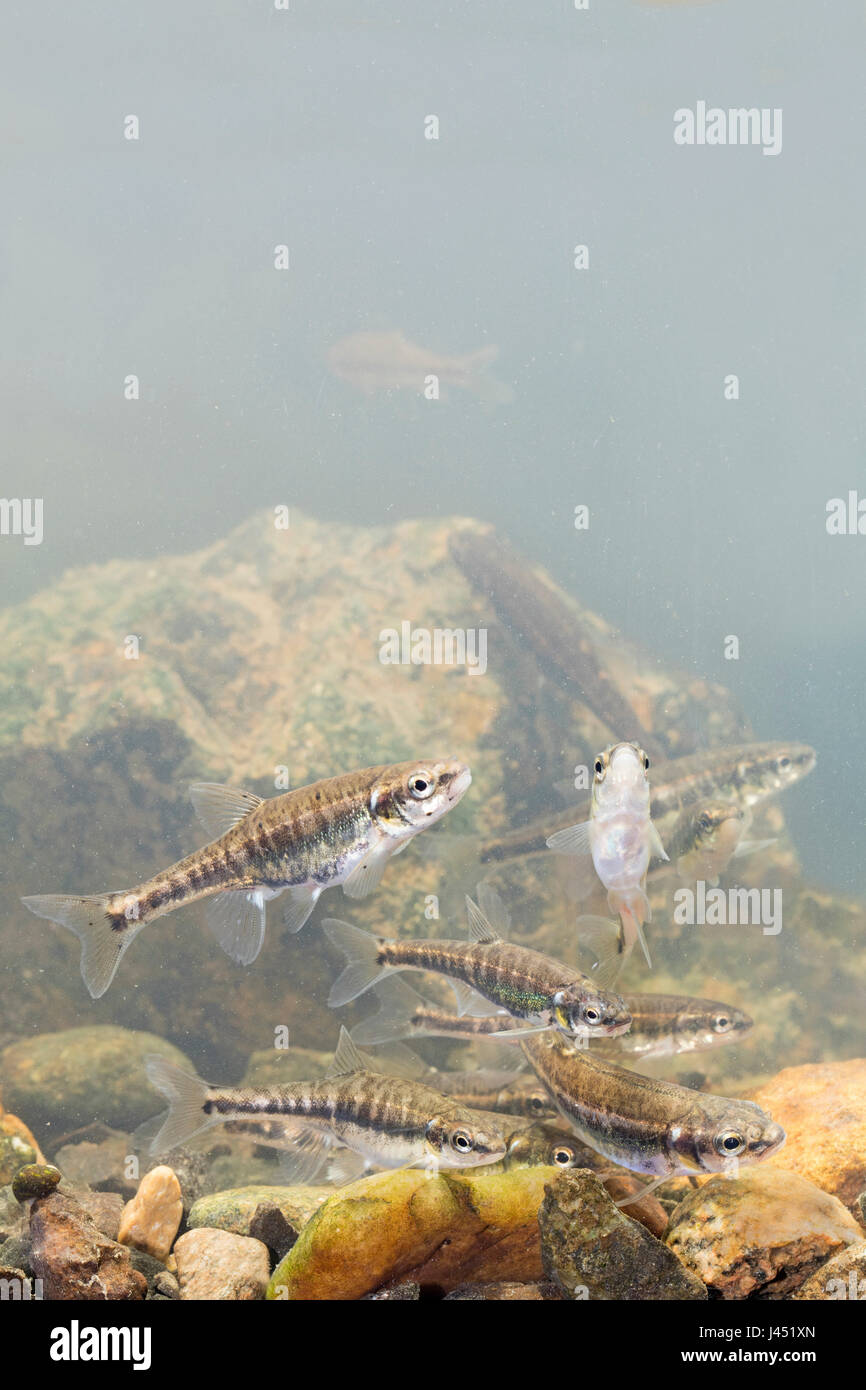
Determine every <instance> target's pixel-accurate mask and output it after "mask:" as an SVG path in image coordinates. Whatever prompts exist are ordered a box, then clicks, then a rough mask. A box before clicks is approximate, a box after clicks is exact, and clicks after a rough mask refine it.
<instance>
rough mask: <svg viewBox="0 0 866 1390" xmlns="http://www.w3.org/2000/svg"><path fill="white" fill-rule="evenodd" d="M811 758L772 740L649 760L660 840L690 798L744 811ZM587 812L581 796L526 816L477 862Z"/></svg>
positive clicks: (542, 845)
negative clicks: (559, 808)
mask: <svg viewBox="0 0 866 1390" xmlns="http://www.w3.org/2000/svg"><path fill="white" fill-rule="evenodd" d="M815 759H816V754H815V750H814V748H810V747H809V746H808V745H807V744H803V743H784V742H776V743H744V744H737V745H735V746H733V747H726V748H706V749H704V750H703V752H701V753H693V754H690V755H689V757H687V758H671V759H669V760H668V761H667V762H664V763H655V765H654V767H653V775H652V780H651V784H650V817H651V819H652V821H653V824H654V825H655V826H656V829H657V830H658V832H659V834H660V836H661V838H662V841H663V842H666V840H667V837H668V835H669V833H670V830H671V827H672V826H673V824H674V822H675V821H676V819H677V817H678V816H680V814H681V813H682V812H683V811H684V810H686V809H687V808H688V807H690V806H694V805H695V803H697V802H708V801H711V800H714V799H721V800H723V801H725V802H728V803H731V804H733V805H735V806H738V807H739V808H740V810H743V811H746V810H749V809H751V808H752V807H753V806H757V805H759V804H760V803H761V802H763V801H766V800H767V799H768V798H769V797H771V796H774V795H775V794H776V793H777V792H780V791H784V790H785V788H786V787H790V786H793V784H794V783H795V782H798V781H799V780H800V779H801V778H802V777H805V776H807V774H808V773H810V772H811V771H812V769H813V767H814V766H815ZM588 815H589V801H588V800H587V801H585V802H584V803H583V804H581V803H578V804H576V805H574V806H572V807H571V808H570V809H569V810H567V811H564V812H560V813H559V814H558V815H557V814H552V815H547V816H542V817H540V818H538V819H535V820H532V821H529V822H527V824H526V825H524V826H522V827H521V828H520V829H519V830H511V831H506V832H505V833H504V834H502V835H498V836H494V837H490V838H488V839H486V840H484V841H482V843H481V844H480V846H479V847H478V858H479V859H480V861H481V863H482V864H489V865H493V864H500V863H508V862H510V861H511V860H515V859H525V858H527V857H529V856H533V855H536V854H544V852H545V851H546V849H547V848H548V847H549V846H548V843H547V842H548V840H549V839H551V838H552V837H553V835H554V834H556V833H557V832H558V831H562V830H568V829H570V828H571V827H572V826H573V825H574V824H575V822H580V821H585V820H586V819H587V817H588ZM438 838H439V837H438V836H437V839H438ZM448 838H449V839H453V838H454V837H450V836H449V837H448Z"/></svg>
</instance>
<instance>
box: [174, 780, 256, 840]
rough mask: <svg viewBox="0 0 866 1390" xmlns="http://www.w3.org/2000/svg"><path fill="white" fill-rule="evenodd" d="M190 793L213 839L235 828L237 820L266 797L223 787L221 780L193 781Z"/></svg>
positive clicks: (197, 812) (198, 813)
mask: <svg viewBox="0 0 866 1390" xmlns="http://www.w3.org/2000/svg"><path fill="white" fill-rule="evenodd" d="M189 795H190V800H191V801H192V804H193V809H194V811H195V813H196V815H197V816H198V818H199V820H200V821H201V823H202V825H203V826H204V828H205V830H206V831H207V833H208V835H210V837H211V839H212V840H218V839H219V838H220V837H221V836H222V835H225V833H226V831H228V830H233V829H234V827H235V826H236V825H237V824H238V821H242V820H243V818H244V816H248V815H249V813H250V811H254V810H255V809H256V807H257V806H261V804H262V800H263V798H262V797H260V796H256V794H255V792H245V791H239V790H238V789H237V787H224V786H222V785H221V784H220V783H219V782H193V784H192V786H191V787H190V789H189Z"/></svg>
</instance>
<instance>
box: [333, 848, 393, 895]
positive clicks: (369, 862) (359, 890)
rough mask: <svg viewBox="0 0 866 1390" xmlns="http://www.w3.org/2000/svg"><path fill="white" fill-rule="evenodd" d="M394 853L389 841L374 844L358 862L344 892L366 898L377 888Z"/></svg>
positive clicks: (344, 887) (344, 885)
mask: <svg viewBox="0 0 866 1390" xmlns="http://www.w3.org/2000/svg"><path fill="white" fill-rule="evenodd" d="M393 853H394V849H393V846H392V845H389V844H388V843H387V841H383V842H382V843H381V844H378V845H374V846H373V848H372V849H370V850H368V851H367V853H366V854H365V856H364V858H363V859H362V860H361V862H360V864H356V865H355V867H354V869H353V870H352V872H351V873H350V874H349V877H348V878H347V879H346V882H345V883H344V884H343V892H344V893H345V894H346V896H347V897H348V898H366V897H367V896H368V894H370V893H372V892H373V890H374V889H375V888H378V886H379V882H380V880H381V878H382V875H383V873H384V872H385V865H386V864H387V863H388V860H389V859H390V858H391V855H392V854H393Z"/></svg>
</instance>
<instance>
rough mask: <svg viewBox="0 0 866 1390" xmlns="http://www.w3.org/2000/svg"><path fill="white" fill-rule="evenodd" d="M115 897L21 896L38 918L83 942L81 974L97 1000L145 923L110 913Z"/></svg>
mask: <svg viewBox="0 0 866 1390" xmlns="http://www.w3.org/2000/svg"><path fill="white" fill-rule="evenodd" d="M116 896H117V895H116V894H114V893H100V894H98V895H96V896H95V897H90V898H70V897H65V896H64V895H63V894H45V895H43V896H40V897H35V898H22V899H21V901H22V902H23V904H24V906H25V907H29V909H30V911H31V912H33V913H35V914H36V916H37V917H44V918H45V919H46V920H47V921H49V922H57V923H58V925H59V926H61V927H68V928H69V930H70V931H74V932H75V935H76V936H77V937H78V940H79V941H80V942H81V974H82V976H83V977H84V983H85V984H86V985H87V988H88V989H89V990H90V994H91V996H92V998H94V999H99V997H100V996H101V995H103V994H104V993H105V991H106V990H107V989H108V986H109V985H110V984H111V982H112V980H113V979H114V975H115V971H116V970H117V967H118V965H119V964H120V960H121V957H122V955H123V953H124V951H125V950H126V948H127V946H129V944H130V942H131V941H132V940H133V938H134V937H135V936H137V935H138V933H139V932H140V931H141V929H142V927H143V926H144V923H143V922H139V921H137V920H135V919H128V918H124V917H121V918H118V917H117V916H116V915H114V914H109V912H108V910H107V909H108V904H109V902H110V901H111V899H112V898H113V897H116Z"/></svg>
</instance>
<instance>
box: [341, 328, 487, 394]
mask: <svg viewBox="0 0 866 1390" xmlns="http://www.w3.org/2000/svg"><path fill="white" fill-rule="evenodd" d="M498 355H499V349H498V348H497V347H496V346H495V345H494V344H487V346H485V347H482V348H478V349H476V350H475V351H474V352H467V353H464V354H462V355H459V356H446V355H444V354H442V353H437V352H431V351H430V350H429V349H428V348H424V347H421V346H420V344H418V343H412V342H410V341H409V339H408V338H406V337H405V335H404V334H403V333H400V332H396V331H391V332H368V331H362V332H360V333H350V334H349V336H348V337H346V338H341V339H340V340H339V342H337V343H334V344H333V346H332V347H331V348H330V349H329V350H328V356H327V361H328V366H329V367H330V369H331V371H332V372H333V373H334V375H335V376H338V377H340V378H341V380H343V381H348V382H350V383H351V384H352V385H353V386H357V387H360V389H361V390H362V391H365V392H367V393H368V394H371V393H373V392H376V391H397V390H401V389H408V390H412V391H417V392H418V393H419V394H421V393H423V391H424V389H425V387H426V386H427V385H428V384H429V383H428V377H430V376H431V375H433V376H436V377H438V378H439V380H440V381H441V382H442V384H443V385H445V384H447V385H450V386H459V387H462V388H463V389H464V390H467V391H474V392H476V394H477V395H478V396H479V397H480V399H481V400H483V401H487V402H488V403H490V404H505V403H507V402H508V401H510V400H511V397H512V392H511V388H510V387H509V386H507V385H506V384H505V383H503V382H500V381H498V380H497V379H496V378H495V377H494V376H492V375H491V373H490V371H489V368H490V364H491V363H492V362H494V361H495V360H496V358H497V357H498Z"/></svg>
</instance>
